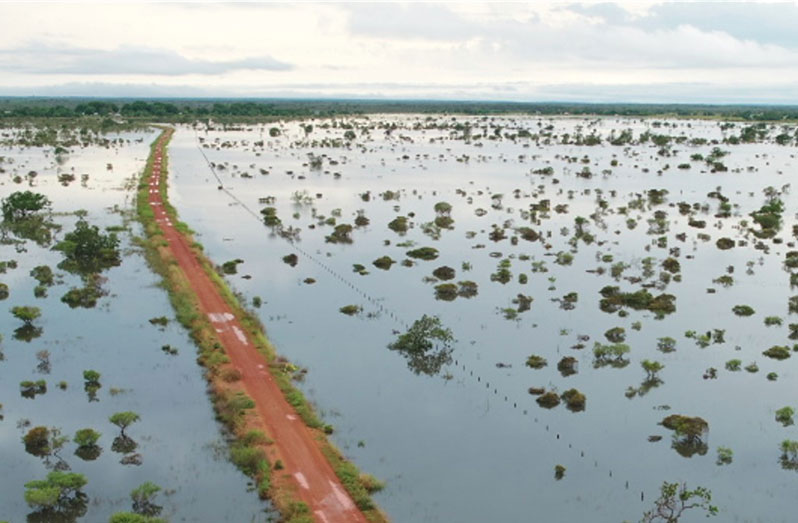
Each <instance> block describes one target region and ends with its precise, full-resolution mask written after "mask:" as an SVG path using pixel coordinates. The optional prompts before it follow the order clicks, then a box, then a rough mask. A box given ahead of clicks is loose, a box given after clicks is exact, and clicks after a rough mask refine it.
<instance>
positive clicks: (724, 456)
mask: <svg viewBox="0 0 798 523" xmlns="http://www.w3.org/2000/svg"><path fill="white" fill-rule="evenodd" d="M733 459H734V452H733V451H732V449H730V448H729V447H718V459H717V460H715V464H717V465H729V464H730V463H731V462H732V460H733Z"/></svg>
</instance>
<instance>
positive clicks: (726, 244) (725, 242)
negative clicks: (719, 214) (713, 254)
mask: <svg viewBox="0 0 798 523" xmlns="http://www.w3.org/2000/svg"><path fill="white" fill-rule="evenodd" d="M715 246H716V247H717V248H718V249H720V250H722V251H727V250H729V249H731V248H732V247H734V240H732V239H731V238H718V240H717V241H716V242H715Z"/></svg>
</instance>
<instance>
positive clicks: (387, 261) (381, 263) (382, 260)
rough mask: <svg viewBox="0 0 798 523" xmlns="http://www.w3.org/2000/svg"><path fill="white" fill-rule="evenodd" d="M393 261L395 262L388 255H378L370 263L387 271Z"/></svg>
mask: <svg viewBox="0 0 798 523" xmlns="http://www.w3.org/2000/svg"><path fill="white" fill-rule="evenodd" d="M394 263H396V261H394V260H393V259H391V257H390V256H380V257H379V258H377V259H376V260H374V261H373V262H372V264H373V265H374V266H375V267H377V268H378V269H382V270H384V271H387V270H388V269H390V268H391V265H393V264H394Z"/></svg>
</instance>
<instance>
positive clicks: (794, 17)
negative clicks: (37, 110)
mask: <svg viewBox="0 0 798 523" xmlns="http://www.w3.org/2000/svg"><path fill="white" fill-rule="evenodd" d="M0 95H81V96H245V97H260V96H279V97H319V96H321V97H364V98H435V99H487V100H517V101H536V100H543V101H551V100H564V101H571V100H577V101H586V102H592V101H637V102H653V101H656V102H722V103H728V102H757V103H761V102H765V103H794V104H798V4H796V3H795V2H792V3H779V4H765V3H725V2H705V3H702V2H698V3H696V2H693V3H671V2H665V3H663V2H646V3H643V2H614V3H570V2H549V3H543V2H539V3H535V4H520V3H510V4H502V3H482V4H476V3H442V4H433V3H349V4H345V3H292V4H277V3H269V4H260V3H225V4H223V3H171V4H164V3H161V4H143V3H135V4H134V3H111V4H109V3H105V4H69V3H59V4H41V3H30V4H22V3H19V4H13V3H12V4H0Z"/></svg>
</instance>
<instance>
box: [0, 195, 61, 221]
mask: <svg viewBox="0 0 798 523" xmlns="http://www.w3.org/2000/svg"><path fill="white" fill-rule="evenodd" d="M49 206H50V200H49V199H48V198H47V197H46V196H45V195H43V194H39V193H35V192H32V191H16V192H13V193H11V194H9V195H8V196H7V197H6V198H3V200H2V203H1V204H0V207H2V211H3V219H4V220H6V221H9V222H16V221H20V220H24V219H26V218H28V217H30V216H31V215H32V214H35V213H37V212H39V211H41V210H43V209H46V208H48V207H49Z"/></svg>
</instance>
